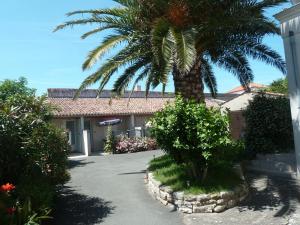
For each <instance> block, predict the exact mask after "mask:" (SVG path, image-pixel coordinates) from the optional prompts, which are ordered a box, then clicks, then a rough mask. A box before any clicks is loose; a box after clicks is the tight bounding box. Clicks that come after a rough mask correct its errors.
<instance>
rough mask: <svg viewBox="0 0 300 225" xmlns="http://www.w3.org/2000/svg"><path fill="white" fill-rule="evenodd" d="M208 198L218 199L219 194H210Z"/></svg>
mask: <svg viewBox="0 0 300 225" xmlns="http://www.w3.org/2000/svg"><path fill="white" fill-rule="evenodd" d="M210 198H212V199H219V198H220V195H219V194H212V195H210Z"/></svg>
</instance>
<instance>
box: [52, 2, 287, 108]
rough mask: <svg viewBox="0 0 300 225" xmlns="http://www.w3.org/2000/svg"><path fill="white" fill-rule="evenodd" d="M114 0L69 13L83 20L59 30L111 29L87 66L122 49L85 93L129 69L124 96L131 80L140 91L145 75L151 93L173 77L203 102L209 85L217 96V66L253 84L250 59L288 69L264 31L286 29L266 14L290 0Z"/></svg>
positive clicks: (120, 82) (121, 83)
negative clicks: (88, 26)
mask: <svg viewBox="0 0 300 225" xmlns="http://www.w3.org/2000/svg"><path fill="white" fill-rule="evenodd" d="M114 1H115V2H117V3H118V4H119V5H120V6H119V7H115V8H109V9H99V10H81V11H75V12H71V13H69V14H68V16H74V15H83V18H80V19H76V20H70V21H67V22H65V23H64V24H62V25H60V26H58V27H57V28H56V29H55V31H57V30H60V29H63V28H66V27H72V26H74V25H85V24H92V25H96V27H95V29H93V30H91V31H90V32H87V33H85V34H83V35H82V38H83V39H85V38H87V37H89V36H91V35H93V34H97V33H99V32H102V31H104V30H111V31H112V32H111V34H110V35H108V36H106V38H105V39H104V40H103V42H102V43H101V44H100V45H99V46H98V47H96V48H95V49H94V50H92V51H91V52H90V53H89V55H88V57H87V59H86V61H85V62H84V63H83V70H87V69H90V68H91V67H93V66H94V65H95V64H96V63H97V62H98V61H99V60H102V59H103V58H105V55H106V53H108V52H113V51H114V50H115V51H117V52H116V54H115V55H113V56H112V57H110V58H107V57H106V58H105V62H104V63H102V64H101V66H100V67H99V69H97V70H96V72H94V73H92V74H91V75H90V76H88V77H87V78H86V79H85V80H84V81H83V83H82V84H81V86H80V88H79V91H81V90H83V89H85V88H86V87H88V86H89V85H91V84H94V83H97V82H99V83H100V86H99V91H101V90H102V89H103V88H104V87H105V85H106V84H107V82H108V81H109V80H110V79H111V77H112V75H114V74H115V73H117V71H118V69H119V68H121V67H123V68H125V70H124V72H123V73H122V74H120V75H119V76H118V78H117V79H116V81H115V83H114V91H115V92H116V93H117V94H122V92H123V91H124V90H125V89H127V88H128V86H129V84H130V83H131V82H133V89H134V87H135V85H136V84H137V83H138V82H139V81H141V80H143V79H146V93H148V92H149V90H150V88H151V87H152V88H155V87H157V86H158V85H159V84H162V86H163V91H164V87H165V86H166V84H167V83H168V80H169V77H170V75H172V77H173V80H174V86H175V93H177V94H178V93H180V94H181V95H182V96H183V97H184V98H186V99H190V98H194V99H195V100H196V101H198V102H204V93H203V92H204V84H205V85H207V86H208V88H209V89H210V91H211V93H212V95H213V96H216V94H217V82H216V78H215V74H214V72H213V69H212V66H213V65H216V66H218V67H221V68H224V69H226V70H228V71H230V72H231V73H233V74H234V75H235V76H236V77H237V79H238V80H239V81H240V83H241V84H242V85H243V86H244V87H245V88H247V89H248V90H249V88H248V84H249V83H250V82H251V81H252V80H253V72H252V70H251V68H250V65H249V61H248V58H249V57H250V58H253V59H257V60H261V61H263V62H265V63H267V64H270V65H272V66H275V67H276V68H278V69H279V70H280V71H282V73H285V72H286V69H285V63H284V61H283V60H282V58H281V57H280V55H279V54H277V53H276V52H275V51H273V50H272V49H270V48H269V47H268V46H266V45H265V44H263V38H264V37H265V36H267V35H277V34H279V28H278V27H277V25H276V23H275V22H273V21H271V20H270V19H269V18H268V17H266V16H265V10H267V9H268V8H270V7H274V6H278V5H279V4H281V3H284V2H286V0H262V1H259V0H114ZM116 49H117V50H116ZM118 49H120V50H118ZM133 89H132V90H133Z"/></svg>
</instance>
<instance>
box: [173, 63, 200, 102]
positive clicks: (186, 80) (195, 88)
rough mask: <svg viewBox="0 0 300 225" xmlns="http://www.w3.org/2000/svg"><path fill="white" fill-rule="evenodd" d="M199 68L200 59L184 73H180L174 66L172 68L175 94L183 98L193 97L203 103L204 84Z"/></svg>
mask: <svg viewBox="0 0 300 225" xmlns="http://www.w3.org/2000/svg"><path fill="white" fill-rule="evenodd" d="M200 70H201V62H200V61H199V62H197V63H196V64H195V65H194V66H193V67H192V69H191V70H190V72H189V73H186V74H182V73H180V71H179V70H178V69H176V68H175V69H174V70H173V71H174V72H173V79H174V86H175V94H180V95H181V96H182V97H183V98H184V99H194V100H195V101H196V102H199V103H205V96H204V84H203V79H202V76H201V71H200Z"/></svg>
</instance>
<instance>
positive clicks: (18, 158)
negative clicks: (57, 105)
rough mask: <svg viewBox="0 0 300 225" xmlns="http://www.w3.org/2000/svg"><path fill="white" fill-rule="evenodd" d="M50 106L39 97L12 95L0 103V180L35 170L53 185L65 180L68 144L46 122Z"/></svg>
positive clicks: (3, 180)
mask: <svg viewBox="0 0 300 225" xmlns="http://www.w3.org/2000/svg"><path fill="white" fill-rule="evenodd" d="M50 110H51V109H50V106H49V105H47V104H46V103H45V98H43V97H41V98H36V97H34V96H24V95H15V96H11V97H10V98H9V99H7V100H6V101H5V102H3V103H2V104H1V103H0V124H2V126H1V127H0V149H1V152H0V181H2V182H12V183H18V180H19V178H21V177H22V176H27V175H31V174H38V173H42V174H43V175H44V176H47V178H48V179H49V180H51V182H52V183H53V184H54V185H55V184H59V183H64V182H65V181H66V180H67V178H68V176H67V173H66V165H67V154H68V150H69V145H68V142H67V138H66V136H65V135H64V134H63V133H62V131H61V130H59V129H57V128H56V127H54V126H53V125H52V124H50V122H49V120H50V118H51V113H50Z"/></svg>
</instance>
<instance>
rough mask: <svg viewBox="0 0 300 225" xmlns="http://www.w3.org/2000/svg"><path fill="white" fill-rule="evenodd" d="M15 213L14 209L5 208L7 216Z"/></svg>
mask: <svg viewBox="0 0 300 225" xmlns="http://www.w3.org/2000/svg"><path fill="white" fill-rule="evenodd" d="M15 211H16V208H15V207H10V208H7V209H6V212H7V213H8V214H9V215H12V214H14V213H15Z"/></svg>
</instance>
